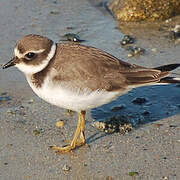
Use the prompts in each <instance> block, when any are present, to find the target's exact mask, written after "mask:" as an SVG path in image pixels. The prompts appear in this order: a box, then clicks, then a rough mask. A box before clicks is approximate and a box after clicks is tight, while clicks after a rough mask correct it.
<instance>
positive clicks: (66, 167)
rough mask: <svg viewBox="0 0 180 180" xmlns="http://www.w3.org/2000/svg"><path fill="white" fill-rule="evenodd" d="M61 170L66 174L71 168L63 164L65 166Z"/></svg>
mask: <svg viewBox="0 0 180 180" xmlns="http://www.w3.org/2000/svg"><path fill="white" fill-rule="evenodd" d="M62 170H63V171H66V172H67V171H70V170H71V167H70V166H68V165H67V164H65V165H64V166H63V167H62Z"/></svg>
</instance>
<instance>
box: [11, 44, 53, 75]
mask: <svg viewBox="0 0 180 180" xmlns="http://www.w3.org/2000/svg"><path fill="white" fill-rule="evenodd" d="M43 51H45V49H44V50H43V49H42V50H39V51H31V52H34V53H40V52H43ZM26 53H27V52H26ZM55 53H56V44H55V43H53V45H52V46H51V50H50V52H49V54H48V56H47V57H46V59H44V60H43V61H42V62H41V64H38V65H30V64H28V65H27V64H25V63H23V62H21V63H19V64H16V65H15V66H16V67H17V68H18V69H19V70H20V71H22V72H23V73H24V74H26V75H32V74H35V73H37V72H40V71H42V70H43V69H44V68H45V67H46V66H47V65H48V63H49V61H50V60H51V59H52V58H53V57H54V55H55ZM14 54H15V56H17V57H18V58H22V57H24V55H25V54H23V55H22V54H20V52H19V50H18V49H17V47H16V48H15V49H14Z"/></svg>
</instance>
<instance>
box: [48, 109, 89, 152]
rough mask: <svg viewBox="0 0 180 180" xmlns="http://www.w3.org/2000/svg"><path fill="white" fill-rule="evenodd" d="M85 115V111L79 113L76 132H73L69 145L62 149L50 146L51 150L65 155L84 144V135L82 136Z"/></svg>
mask: <svg viewBox="0 0 180 180" xmlns="http://www.w3.org/2000/svg"><path fill="white" fill-rule="evenodd" d="M85 115H86V112H85V111H81V112H80V113H79V117H78V125H77V128H76V132H75V135H74V138H73V140H72V142H71V144H70V145H67V146H64V147H57V146H52V147H51V148H52V149H53V150H56V151H57V152H58V153H66V152H69V151H71V150H73V149H75V148H76V147H78V146H82V145H83V144H85V143H86V140H85V135H84V129H85ZM79 134H80V139H78V136H79Z"/></svg>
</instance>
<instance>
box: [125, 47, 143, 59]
mask: <svg viewBox="0 0 180 180" xmlns="http://www.w3.org/2000/svg"><path fill="white" fill-rule="evenodd" d="M130 51H131V52H130V53H129V54H128V57H133V56H136V55H143V54H144V53H145V49H144V48H141V47H137V46H135V47H131V48H130Z"/></svg>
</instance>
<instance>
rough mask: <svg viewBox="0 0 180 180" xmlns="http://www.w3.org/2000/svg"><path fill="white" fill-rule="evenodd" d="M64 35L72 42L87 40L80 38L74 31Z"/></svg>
mask: <svg viewBox="0 0 180 180" xmlns="http://www.w3.org/2000/svg"><path fill="white" fill-rule="evenodd" d="M62 37H64V38H65V40H66V41H71V42H83V41H85V40H82V39H80V37H79V36H78V35H77V34H74V33H67V34H65V35H63V36H62Z"/></svg>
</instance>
